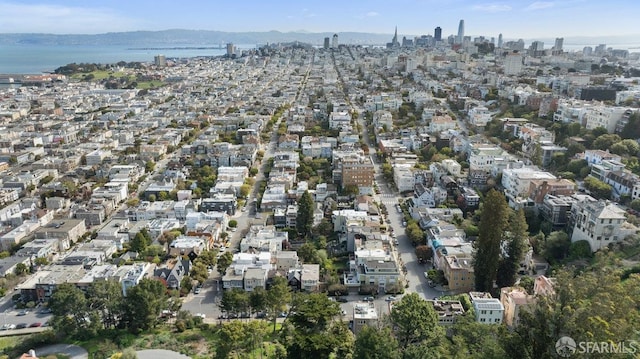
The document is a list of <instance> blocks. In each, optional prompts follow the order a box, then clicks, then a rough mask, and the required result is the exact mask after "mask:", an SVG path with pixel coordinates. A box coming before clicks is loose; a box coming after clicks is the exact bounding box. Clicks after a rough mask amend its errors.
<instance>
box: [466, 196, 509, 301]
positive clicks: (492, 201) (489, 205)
mask: <svg viewBox="0 0 640 359" xmlns="http://www.w3.org/2000/svg"><path fill="white" fill-rule="evenodd" d="M508 210H509V207H508V206H507V202H506V200H505V198H504V195H503V194H502V193H500V192H498V191H496V190H494V189H492V190H490V191H489V193H488V194H487V196H486V197H485V200H484V202H483V206H482V214H481V218H480V224H479V226H478V239H477V240H476V241H475V243H474V245H475V258H474V261H473V269H474V273H475V281H476V283H475V284H476V285H475V286H476V290H478V291H481V292H489V291H491V290H492V289H493V282H494V280H495V279H496V274H497V271H498V263H499V260H500V245H501V243H502V237H503V233H504V230H505V229H506V228H507V225H508V218H509V212H508Z"/></svg>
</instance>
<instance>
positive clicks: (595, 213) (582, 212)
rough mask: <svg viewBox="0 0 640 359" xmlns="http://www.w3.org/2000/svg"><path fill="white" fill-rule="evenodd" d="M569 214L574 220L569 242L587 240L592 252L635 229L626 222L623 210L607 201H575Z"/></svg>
mask: <svg viewBox="0 0 640 359" xmlns="http://www.w3.org/2000/svg"><path fill="white" fill-rule="evenodd" d="M571 216H572V218H573V221H574V226H573V233H572V235H571V242H577V241H587V242H589V246H590V247H591V250H592V251H593V252H595V251H597V250H599V249H601V248H603V247H607V246H608V245H609V244H610V243H614V242H616V241H619V240H622V239H624V238H625V237H626V236H628V235H630V234H633V233H635V232H636V230H637V228H635V227H634V226H632V225H630V224H629V223H626V217H625V216H624V210H623V209H622V208H620V207H618V206H617V205H616V204H614V203H610V202H609V201H603V200H600V201H597V202H578V203H575V204H574V205H573V207H572V208H571Z"/></svg>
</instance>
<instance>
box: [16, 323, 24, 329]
mask: <svg viewBox="0 0 640 359" xmlns="http://www.w3.org/2000/svg"><path fill="white" fill-rule="evenodd" d="M26 327H27V323H20V324H18V325H16V329H24V328H26Z"/></svg>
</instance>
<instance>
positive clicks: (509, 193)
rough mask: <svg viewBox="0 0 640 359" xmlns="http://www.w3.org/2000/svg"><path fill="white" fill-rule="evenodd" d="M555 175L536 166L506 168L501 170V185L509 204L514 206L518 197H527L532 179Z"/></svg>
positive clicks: (551, 177) (551, 178)
mask: <svg viewBox="0 0 640 359" xmlns="http://www.w3.org/2000/svg"><path fill="white" fill-rule="evenodd" d="M555 179H556V176H554V175H552V174H551V173H549V172H545V171H540V170H538V169H537V168H532V167H523V168H507V169H505V170H503V171H502V186H503V187H504V193H505V195H506V197H507V199H508V200H509V205H510V206H512V207H513V206H515V205H516V203H517V202H518V200H519V197H520V198H524V197H527V195H528V192H529V185H530V183H531V181H533V180H555Z"/></svg>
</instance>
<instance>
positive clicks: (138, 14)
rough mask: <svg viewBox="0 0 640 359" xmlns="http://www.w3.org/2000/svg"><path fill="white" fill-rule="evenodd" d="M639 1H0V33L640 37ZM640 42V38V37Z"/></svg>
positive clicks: (513, 37) (508, 37) (509, 37)
mask: <svg viewBox="0 0 640 359" xmlns="http://www.w3.org/2000/svg"><path fill="white" fill-rule="evenodd" d="M638 14H640V1H638V0H606V1H605V0H549V1H546V0H543V1H532V0H511V1H478V0H385V1H380V0H321V1H318V0H311V1H304V0H177V1H176V0H91V1H86V0H75V1H74V0H51V1H43V0H40V1H37V0H35V1H33V0H20V1H18V0H11V1H5V0H0V33H52V34H98V33H106V32H122V31H136V30H151V31H155V30H167V29H189V30H217V31H226V32H244V31H257V32H262V31H271V30H276V31H282V32H288V31H307V32H347V31H354V32H371V33H382V34H391V33H393V31H394V27H395V26H397V27H398V34H399V36H400V37H402V36H404V35H407V36H410V35H411V36H413V35H423V34H433V29H434V28H435V27H436V26H440V27H441V28H442V35H443V37H446V36H448V35H450V34H455V33H456V32H457V29H458V23H459V21H460V19H464V21H465V35H469V36H478V35H484V36H487V37H492V36H494V37H497V36H498V34H499V33H502V34H503V36H504V38H505V39H517V38H524V39H535V38H551V37H576V36H617V35H633V34H640V22H638V21H637V16H638ZM639 39H640V36H639Z"/></svg>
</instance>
